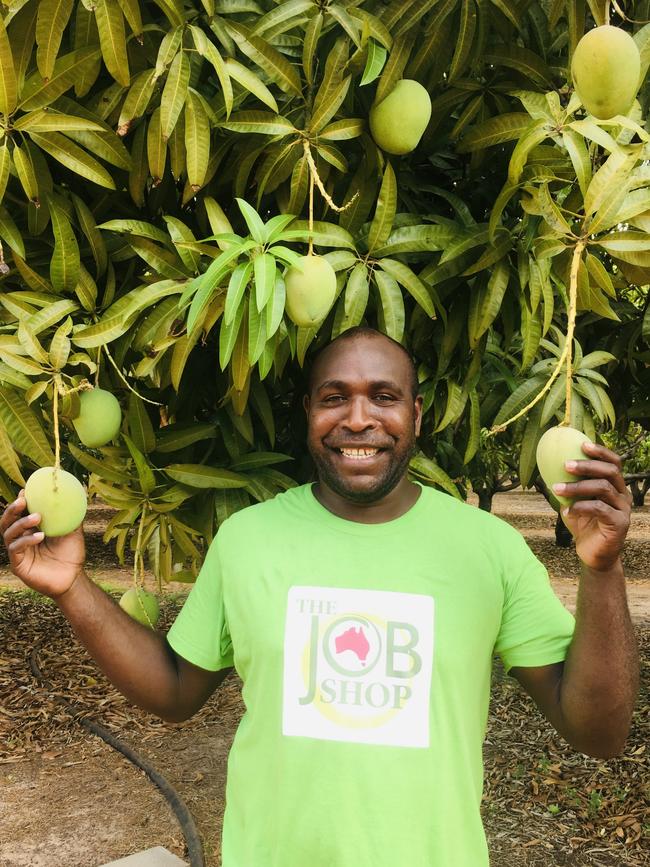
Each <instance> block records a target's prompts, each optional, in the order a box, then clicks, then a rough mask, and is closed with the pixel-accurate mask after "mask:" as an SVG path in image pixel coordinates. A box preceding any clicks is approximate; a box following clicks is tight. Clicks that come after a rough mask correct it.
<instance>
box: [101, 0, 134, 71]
mask: <svg viewBox="0 0 650 867" xmlns="http://www.w3.org/2000/svg"><path fill="white" fill-rule="evenodd" d="M93 5H94V7H95V20H96V21H97V30H98V31H99V44H100V45H101V49H102V56H103V58H104V63H105V64H106V69H108V71H109V72H110V74H111V75H112V76H113V78H114V79H115V81H117V82H119V83H120V84H121V85H123V86H124V87H128V86H129V85H130V83H131V76H130V74H129V57H128V53H127V50H126V34H125V32H124V16H123V14H122V10H121V9H120V5H119V3H116V2H115V0H93Z"/></svg>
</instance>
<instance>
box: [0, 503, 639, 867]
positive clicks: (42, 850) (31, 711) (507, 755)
mask: <svg viewBox="0 0 650 867" xmlns="http://www.w3.org/2000/svg"><path fill="white" fill-rule="evenodd" d="M494 511H495V513H496V514H498V515H500V516H501V517H503V518H504V519H505V520H507V521H508V522H509V523H511V524H512V525H513V526H515V527H517V528H518V529H519V530H520V531H521V532H522V533H523V535H524V536H525V537H526V539H527V540H528V542H529V544H530V545H531V547H532V548H533V550H535V552H536V553H537V554H538V556H540V557H541V559H542V560H543V561H544V562H545V564H546V565H547V568H548V569H549V573H550V575H551V580H552V582H553V586H554V588H555V590H556V592H557V593H558V595H559V596H560V598H561V599H562V600H563V601H564V602H565V604H566V605H567V607H568V608H569V609H572V608H573V606H574V604H575V594H576V589H577V576H578V563H577V560H576V557H575V552H574V551H572V550H570V549H569V550H565V549H558V548H556V547H555V544H554V534H553V528H554V524H555V514H554V512H553V511H552V510H551V509H550V507H549V506H548V505H547V503H546V502H545V501H544V500H543V499H542V498H541V497H540V496H538V495H536V494H532V493H522V492H515V493H511V494H500V495H498V496H497V497H496V498H495V503H494ZM104 522H105V512H104V511H103V510H102V509H101V508H99V509H97V510H94V511H93V512H92V513H91V514H90V515H89V521H87V522H86V531H87V537H88V562H89V565H90V572H91V575H92V577H93V578H94V579H95V580H97V581H99V582H102V583H103V584H106V585H109V587H110V588H112V589H113V592H114V593H115V595H116V596H117V595H118V594H119V591H120V589H121V588H124V587H127V586H129V585H130V583H131V574H130V570H129V567H128V564H127V566H126V567H121V566H120V564H119V563H117V562H116V560H115V557H114V554H113V552H112V550H111V549H110V548H109V547H107V546H105V545H104V544H103V542H102V541H101V531H102V528H103V526H104ZM0 556H2V555H0ZM5 562H6V561H5ZM649 565H650V507H647V506H646V507H644V508H643V509H641V510H637V511H635V513H634V516H633V524H632V528H631V532H630V537H629V542H628V545H627V550H626V558H625V567H626V574H627V576H628V595H629V601H630V610H631V613H632V617H633V620H634V622H635V625H636V628H637V631H638V635H639V641H640V645H641V648H642V681H643V683H642V694H641V698H640V701H639V703H638V707H637V710H636V714H635V719H634V724H633V730H632V733H631V736H630V738H629V741H628V744H627V747H626V750H625V753H624V755H623V756H622V757H620V758H618V759H615V760H611V761H606V762H605V761H599V760H595V759H588V758H586V757H584V756H581V755H579V754H576V753H574V752H572V751H571V750H570V749H568V748H567V747H565V746H564V745H563V744H562V743H561V741H560V739H559V738H558V737H557V736H556V735H555V734H554V732H553V731H552V730H551V729H550V727H549V726H548V725H547V724H546V722H545V721H544V720H543V719H542V717H541V716H540V715H539V713H538V712H537V711H536V709H535V708H534V706H533V705H532V702H531V701H530V700H529V699H528V697H527V696H525V695H524V694H523V693H522V692H521V690H520V689H519V688H518V687H517V686H516V684H514V683H513V682H512V681H511V680H510V679H509V678H506V677H505V676H504V675H503V672H502V671H501V670H500V668H499V666H498V665H497V666H496V667H495V673H494V689H493V701H492V707H491V712H490V721H489V727H488V733H487V738H486V744H485V750H484V753H485V778H486V785H485V796H484V802H483V816H484V821H485V825H486V830H487V834H488V841H489V844H490V850H491V860H492V867H556V865H575V867H586V865H594V867H618V865H632V867H641V865H646V867H647V865H648V864H649V863H650V854H649V849H650V782H649V781H650V774H649V773H648V771H649V770H650V769H649V767H648V764H649V763H648V754H647V743H648V735H649V734H650V732H649V719H650V714H649V711H650V695H649V692H650V678H649V676H648V675H649V669H650V569H649ZM21 587H22V585H21V584H20V582H19V581H17V579H15V578H13V576H11V575H10V574H9V573H8V572H7V570H6V568H5V567H4V566H3V565H2V561H1V560H0V590H1V589H2V588H5V590H6V592H4V593H0V829H1V830H0V867H97V865H100V864H104V863H105V862H108V861H110V860H112V859H116V858H120V857H124V856H125V855H128V854H131V853H133V852H136V851H140V850H142V849H146V848H148V847H150V846H156V845H162V846H166V847H167V848H168V849H169V850H170V851H172V852H174V853H175V854H177V855H179V856H181V857H183V856H184V855H185V845H184V839H183V835H182V833H181V830H180V827H179V825H178V822H177V820H176V818H175V816H174V814H173V813H172V811H171V810H170V808H169V805H168V804H167V802H166V800H165V799H164V798H163V797H162V796H161V795H160V793H159V792H158V790H157V789H156V788H155V787H154V786H153V785H152V784H151V782H150V781H149V780H148V778H147V777H146V776H145V775H144V773H143V772H142V771H139V770H137V769H135V768H134V767H133V766H132V765H131V764H130V763H129V762H128V761H127V760H126V759H124V757H123V756H122V755H121V754H119V753H117V752H115V751H114V750H112V749H111V748H110V747H108V746H107V745H106V744H105V743H104V742H103V741H102V740H100V739H99V738H97V737H94V736H92V735H90V734H88V733H87V732H86V731H85V730H83V729H82V728H81V727H80V726H79V724H78V723H77V722H76V721H75V719H74V718H73V717H71V715H70V714H69V713H68V712H67V711H66V710H65V709H64V708H63V707H62V706H61V705H60V704H58V703H57V699H58V698H60V697H65V698H66V699H67V700H68V701H73V702H74V704H75V705H76V706H77V707H78V709H79V715H87V716H89V717H90V718H92V719H94V720H96V721H98V722H100V723H102V724H103V725H105V726H106V727H108V728H109V729H110V730H111V731H112V732H114V733H115V734H116V735H117V736H118V737H120V738H122V739H123V740H124V741H126V742H127V743H129V744H130V745H131V746H132V747H133V748H135V749H136V750H137V751H138V752H139V753H140V754H141V755H142V756H143V758H145V759H146V760H147V761H149V762H150V763H151V764H152V765H153V766H154V767H155V768H156V769H157V770H158V771H160V772H161V773H162V774H163V775H165V776H166V777H167V779H168V780H169V782H170V783H171V784H172V785H173V786H174V788H175V789H176V790H177V792H178V793H179V794H180V795H181V797H182V798H183V799H184V800H185V802H186V803H187V805H188V807H189V809H190V811H191V813H192V815H193V817H194V819H195V821H196V823H197V826H198V829H199V832H200V835H201V837H202V841H203V845H204V849H205V855H206V867H217V865H219V863H220V843H219V841H220V835H221V820H222V815H223V803H224V789H225V775H226V762H227V755H228V751H229V748H230V744H231V743H232V738H233V736H234V732H235V729H236V727H237V724H238V721H239V719H240V716H241V713H242V705H241V698H240V691H239V688H240V684H239V682H238V680H237V678H236V677H234V676H233V677H231V678H229V679H228V680H227V681H226V682H225V683H224V684H223V686H222V687H221V688H220V689H219V690H218V691H217V693H216V694H215V696H214V697H213V698H212V699H211V700H210V701H209V702H208V703H207V705H206V706H205V707H204V708H203V709H202V710H201V711H200V713H199V714H197V716H195V717H194V718H193V719H192V720H190V721H188V722H187V723H183V724H180V725H170V724H166V723H163V722H161V721H160V720H157V719H155V718H154V717H151V716H150V715H148V714H145V713H144V712H142V711H139V710H138V709H135V708H133V707H132V706H131V705H129V703H128V702H127V701H126V700H125V699H123V698H122V696H120V695H119V694H118V693H117V692H116V691H115V690H113V688H112V687H111V686H110V684H108V683H107V682H106V681H105V679H104V678H103V676H102V675H101V673H99V672H98V671H97V669H96V666H95V665H94V663H93V662H92V660H90V659H89V658H88V657H87V655H86V654H85V652H84V651H83V650H82V649H81V648H80V647H79V645H77V644H76V642H75V641H74V638H73V637H72V635H71V632H70V630H69V627H68V626H67V624H66V623H65V621H64V620H63V618H62V617H61V616H60V614H59V612H58V610H57V609H56V607H55V606H53V605H52V604H49V603H47V602H46V601H42V600H40V599H36V598H34V597H33V596H32V595H30V594H26V593H22V592H20V588H21ZM169 589H170V590H171V591H174V592H173V593H172V594H171V595H170V596H168V597H167V599H166V601H165V603H164V605H163V621H162V628H163V629H165V628H166V627H167V626H168V625H169V624H170V623H171V621H172V620H173V617H174V616H175V613H176V612H177V610H178V609H179V607H180V605H181V604H182V594H183V593H185V592H187V586H186V585H172V586H170V588H169ZM43 638H45V641H44V643H43V645H42V647H41V649H40V650H39V652H38V664H39V666H40V668H41V669H42V671H43V673H44V674H45V676H46V677H47V678H48V680H49V681H50V683H51V685H50V687H49V688H47V687H45V686H41V685H39V683H38V681H37V680H36V679H35V678H34V677H33V675H32V674H31V672H30V667H29V658H30V654H31V652H32V649H33V648H34V646H35V645H36V644H37V642H39V640H41V639H43ZM242 867H245V865H242ZM305 867H308V865H305ZM396 867H401V865H396Z"/></svg>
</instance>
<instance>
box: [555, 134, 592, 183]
mask: <svg viewBox="0 0 650 867" xmlns="http://www.w3.org/2000/svg"><path fill="white" fill-rule="evenodd" d="M562 141H563V142H564V147H565V148H566V149H567V152H568V154H569V157H570V158H571V163H572V164H573V170H574V171H575V173H576V178H577V180H578V185H579V186H580V192H581V193H582V195H583V197H584V196H586V195H587V189H588V188H589V184H590V183H591V159H590V158H589V151H588V150H587V147H586V145H585V142H584V139H583V138H582V136H581V135H578V134H577V133H576V132H575V131H574V130H572V129H569V128H568V127H567V128H566V129H565V130H564V131H563V133H562Z"/></svg>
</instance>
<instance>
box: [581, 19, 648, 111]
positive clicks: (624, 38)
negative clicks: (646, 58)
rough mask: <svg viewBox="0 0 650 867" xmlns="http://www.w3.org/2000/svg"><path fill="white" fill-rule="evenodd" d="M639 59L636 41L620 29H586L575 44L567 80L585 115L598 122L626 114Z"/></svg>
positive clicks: (634, 89)
mask: <svg viewBox="0 0 650 867" xmlns="http://www.w3.org/2000/svg"><path fill="white" fill-rule="evenodd" d="M640 75H641V57H640V55H639V49H638V48H637V47H636V42H635V41H634V39H632V37H631V36H630V34H629V33H626V32H625V30H621V28H620V27H612V26H611V25H610V24H604V25H602V26H601V27H595V28H594V29H593V30H589V31H588V32H587V33H585V35H584V36H583V37H582V39H581V40H580V41H579V42H578V44H577V45H576V49H575V51H574V52H573V60H572V61H571V77H572V78H573V84H574V86H575V89H576V91H577V92H578V96H579V97H580V100H581V102H582V104H583V105H584V107H585V108H586V109H587V111H588V112H589V114H593V116H594V117H598V118H600V119H601V120H607V119H609V118H611V117H615V116H616V115H617V114H623V115H624V114H627V112H628V111H629V110H630V107H631V106H632V103H633V102H634V97H635V96H636V94H637V91H638V89H639V84H640V82H639V77H640Z"/></svg>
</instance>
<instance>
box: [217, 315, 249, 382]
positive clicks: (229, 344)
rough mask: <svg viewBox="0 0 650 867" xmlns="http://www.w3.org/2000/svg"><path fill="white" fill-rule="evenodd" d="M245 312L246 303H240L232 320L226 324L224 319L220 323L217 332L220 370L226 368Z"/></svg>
mask: <svg viewBox="0 0 650 867" xmlns="http://www.w3.org/2000/svg"><path fill="white" fill-rule="evenodd" d="M245 312H246V303H243V304H240V305H239V307H237V310H236V312H235V315H234V317H233V319H232V321H231V322H229V323H228V324H226V322H225V321H224V322H222V323H221V330H220V332H219V366H220V367H221V369H222V370H225V369H226V366H227V365H228V362H229V361H230V358H231V356H232V353H233V350H234V348H235V343H236V341H237V337H238V336H239V330H240V327H241V323H242V319H243V318H244V313H245Z"/></svg>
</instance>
